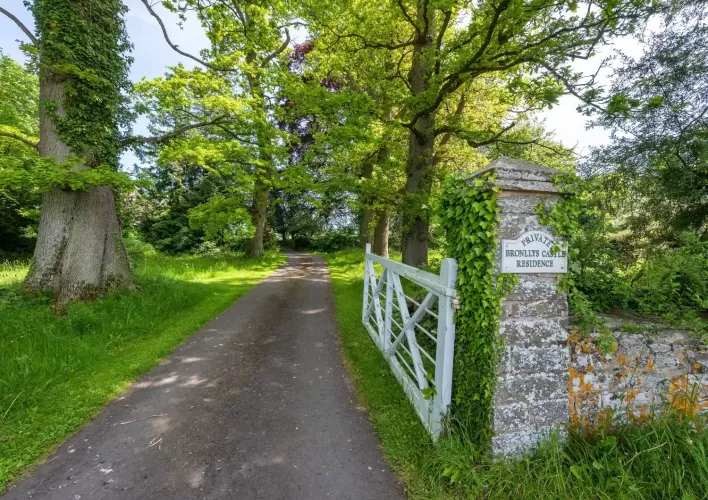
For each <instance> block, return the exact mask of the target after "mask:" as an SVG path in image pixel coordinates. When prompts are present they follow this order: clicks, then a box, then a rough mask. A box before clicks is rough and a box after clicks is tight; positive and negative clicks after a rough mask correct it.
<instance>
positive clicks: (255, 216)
mask: <svg viewBox="0 0 708 500" xmlns="http://www.w3.org/2000/svg"><path fill="white" fill-rule="evenodd" d="M269 192H270V173H269V171H267V172H261V169H260V168H259V169H258V170H257V172H256V180H255V186H254V189H253V203H252V204H251V223H252V224H253V227H254V228H255V229H256V232H255V233H254V234H253V237H252V238H251V239H250V240H249V242H248V247H247V250H246V253H247V254H248V256H249V257H260V256H261V255H263V235H264V234H265V223H266V211H267V209H268V194H269Z"/></svg>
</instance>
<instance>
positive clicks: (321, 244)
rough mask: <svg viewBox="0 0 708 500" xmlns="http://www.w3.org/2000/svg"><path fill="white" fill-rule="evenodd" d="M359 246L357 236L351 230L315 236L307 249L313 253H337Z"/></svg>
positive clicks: (334, 231) (328, 232)
mask: <svg viewBox="0 0 708 500" xmlns="http://www.w3.org/2000/svg"><path fill="white" fill-rule="evenodd" d="M359 246H360V242H359V236H358V235H357V234H356V232H354V231H353V230H352V229H351V228H349V229H339V230H333V231H327V232H326V233H323V234H321V235H319V236H315V237H314V238H312V240H311V241H310V245H309V248H310V249H311V250H313V251H315V252H325V253H327V252H338V251H340V250H346V249H349V248H356V247H359Z"/></svg>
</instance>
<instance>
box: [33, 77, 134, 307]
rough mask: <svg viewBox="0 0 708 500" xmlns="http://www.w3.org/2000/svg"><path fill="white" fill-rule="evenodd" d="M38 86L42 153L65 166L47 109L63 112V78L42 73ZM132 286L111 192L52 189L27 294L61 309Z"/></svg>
mask: <svg viewBox="0 0 708 500" xmlns="http://www.w3.org/2000/svg"><path fill="white" fill-rule="evenodd" d="M39 87H40V89H39V93H40V113H39V124H40V142H39V148H38V149H39V154H40V156H41V157H42V158H53V159H55V160H56V161H57V162H58V163H63V162H65V161H67V160H68V159H69V156H70V154H71V150H70V148H69V146H68V145H67V144H65V143H64V142H63V141H62V140H61V138H60V137H59V134H58V133H57V128H56V125H55V124H54V120H53V117H52V116H51V113H50V112H49V111H48V110H47V109H46V107H45V106H44V104H43V103H45V102H55V103H57V113H58V114H61V113H63V102H64V91H63V88H62V81H61V76H60V75H59V74H58V73H56V72H54V71H52V70H51V69H48V68H44V69H42V72H41V75H40V82H39ZM75 168H77V169H83V168H86V166H85V165H79V166H77V167H75ZM132 287H133V280H132V274H131V270H130V264H129V262H128V257H127V254H126V252H125V247H124V246H123V240H122V236H121V228H120V223H119V221H118V216H117V212H116V207H115V197H114V194H113V191H112V189H111V188H110V187H108V186H101V187H94V188H89V189H87V190H85V191H70V190H64V189H60V188H54V189H52V190H51V191H49V192H47V193H45V194H44V196H43V197H42V206H41V209H40V219H39V228H38V234H37V245H36V247H35V251H34V259H33V262H32V266H31V267H30V270H29V273H28V274H27V278H26V279H25V283H24V289H25V291H26V292H49V293H52V294H54V296H55V300H56V305H57V306H58V307H59V308H63V307H65V306H66V304H68V303H69V302H71V301H74V300H87V299H93V298H95V297H97V296H100V295H102V294H103V293H105V292H106V291H108V290H112V289H118V288H123V289H125V288H132Z"/></svg>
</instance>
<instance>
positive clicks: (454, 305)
mask: <svg viewBox="0 0 708 500" xmlns="http://www.w3.org/2000/svg"><path fill="white" fill-rule="evenodd" d="M452 308H453V309H461V308H462V304H460V297H457V296H455V297H453V298H452Z"/></svg>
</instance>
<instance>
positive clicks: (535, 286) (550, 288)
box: [504, 275, 565, 301]
mask: <svg viewBox="0 0 708 500" xmlns="http://www.w3.org/2000/svg"><path fill="white" fill-rule="evenodd" d="M564 297H565V294H564V293H559V292H558V281H557V279H556V277H555V276H536V275H534V276H529V275H519V283H518V284H517V285H516V287H514V290H513V291H512V292H511V293H509V294H507V296H506V297H504V298H505V299H506V300H526V301H534V300H544V299H562V298H564Z"/></svg>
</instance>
